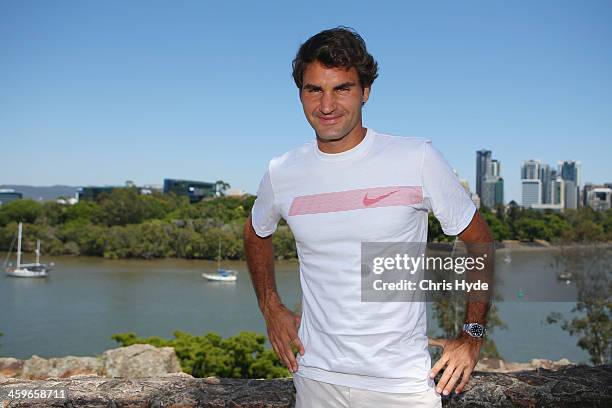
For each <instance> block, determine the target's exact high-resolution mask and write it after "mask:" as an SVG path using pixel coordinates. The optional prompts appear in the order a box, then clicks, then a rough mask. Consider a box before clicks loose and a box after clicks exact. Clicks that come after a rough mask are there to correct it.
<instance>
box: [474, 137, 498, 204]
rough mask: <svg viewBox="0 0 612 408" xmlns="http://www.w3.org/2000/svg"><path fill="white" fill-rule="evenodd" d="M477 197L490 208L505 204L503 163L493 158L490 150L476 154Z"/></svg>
mask: <svg viewBox="0 0 612 408" xmlns="http://www.w3.org/2000/svg"><path fill="white" fill-rule="evenodd" d="M476 195H477V196H478V197H479V198H480V203H481V204H482V205H483V206H485V207H489V208H494V207H496V206H498V205H500V204H501V205H503V204H504V179H503V178H502V177H501V163H500V162H499V160H495V159H492V158H491V151H490V150H484V149H483V150H479V151H477V152H476Z"/></svg>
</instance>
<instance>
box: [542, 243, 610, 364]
mask: <svg viewBox="0 0 612 408" xmlns="http://www.w3.org/2000/svg"><path fill="white" fill-rule="evenodd" d="M611 265H612V248H611V247H610V246H609V245H597V244H595V243H593V244H591V245H589V246H582V247H577V248H576V247H573V248H568V247H564V246H562V247H561V248H560V251H559V254H558V255H557V258H556V266H558V267H560V268H561V270H563V271H565V272H570V273H571V274H572V276H573V278H574V279H575V281H576V287H577V288H578V302H577V303H576V306H574V308H573V309H572V312H571V316H570V318H566V317H564V316H563V315H561V314H560V313H558V312H555V313H551V314H550V315H549V316H548V317H547V322H548V323H549V324H560V325H561V328H562V329H563V330H565V331H567V332H568V333H569V334H570V335H571V336H577V337H578V342H577V345H578V347H580V348H582V349H583V350H586V351H587V352H588V353H589V356H590V357H591V362H592V363H593V364H607V363H610V362H611V361H612V320H611V318H610V316H612V299H610V293H612V280H611V278H612V270H611Z"/></svg>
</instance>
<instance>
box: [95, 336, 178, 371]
mask: <svg viewBox="0 0 612 408" xmlns="http://www.w3.org/2000/svg"><path fill="white" fill-rule="evenodd" d="M102 360H103V361H104V374H105V375H106V376H107V377H126V378H136V377H156V376H159V375H162V374H167V373H178V372H181V365H180V364H179V361H178V358H177V357H176V353H175V352H174V348H172V347H159V348H158V347H154V346H151V345H150V344H133V345H131V346H128V347H119V348H115V349H112V350H107V351H105V352H104V354H103V355H102Z"/></svg>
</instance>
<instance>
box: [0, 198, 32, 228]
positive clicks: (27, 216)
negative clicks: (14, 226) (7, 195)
mask: <svg viewBox="0 0 612 408" xmlns="http://www.w3.org/2000/svg"><path fill="white" fill-rule="evenodd" d="M41 210H42V205H41V204H40V203H38V202H36V201H34V200H30V199H24V200H15V201H11V202H9V203H6V204H3V205H0V225H2V226H5V225H7V224H8V223H9V222H23V223H33V222H35V221H36V219H37V218H38V215H39V214H40V213H41Z"/></svg>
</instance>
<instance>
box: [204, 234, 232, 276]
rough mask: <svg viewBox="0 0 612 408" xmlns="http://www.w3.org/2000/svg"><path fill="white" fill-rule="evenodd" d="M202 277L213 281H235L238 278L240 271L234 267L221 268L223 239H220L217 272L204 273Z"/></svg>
mask: <svg viewBox="0 0 612 408" xmlns="http://www.w3.org/2000/svg"><path fill="white" fill-rule="evenodd" d="M202 277H203V278H206V279H208V280H211V281H223V282H235V281H236V279H238V271H237V270H234V269H223V268H221V240H219V253H218V255H217V272H216V273H206V272H204V273H202Z"/></svg>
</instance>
